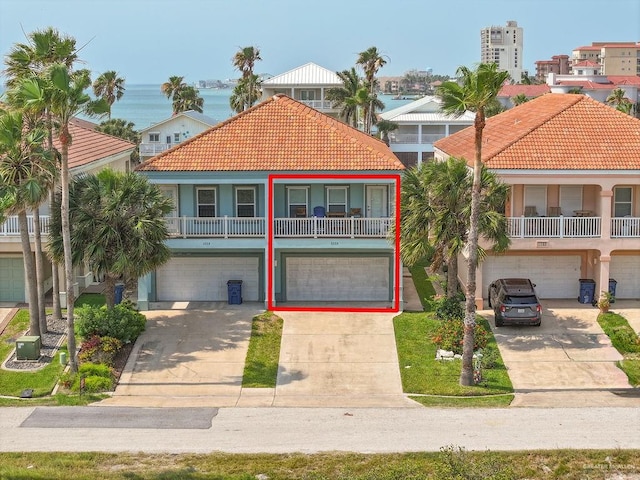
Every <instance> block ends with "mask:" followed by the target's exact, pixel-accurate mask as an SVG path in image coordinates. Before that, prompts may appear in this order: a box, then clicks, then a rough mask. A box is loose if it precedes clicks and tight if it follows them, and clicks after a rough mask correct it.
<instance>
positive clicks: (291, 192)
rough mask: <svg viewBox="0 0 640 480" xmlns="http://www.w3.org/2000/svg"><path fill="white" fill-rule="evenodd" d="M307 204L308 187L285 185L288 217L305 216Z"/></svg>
mask: <svg viewBox="0 0 640 480" xmlns="http://www.w3.org/2000/svg"><path fill="white" fill-rule="evenodd" d="M308 205H309V187H287V206H288V210H289V217H290V218H296V217H306V216H307V213H308Z"/></svg>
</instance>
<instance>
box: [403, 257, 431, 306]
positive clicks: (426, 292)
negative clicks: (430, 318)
mask: <svg viewBox="0 0 640 480" xmlns="http://www.w3.org/2000/svg"><path fill="white" fill-rule="evenodd" d="M409 272H411V276H412V277H413V284H414V285H415V286H416V290H417V292H418V296H419V297H420V303H422V308H424V310H425V311H427V312H428V311H430V310H431V303H430V302H431V300H433V296H434V295H435V294H436V291H435V289H434V288H433V285H432V284H431V281H430V280H429V277H428V276H427V272H426V271H425V269H424V266H421V265H415V266H413V267H409Z"/></svg>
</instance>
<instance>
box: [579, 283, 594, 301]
mask: <svg viewBox="0 0 640 480" xmlns="http://www.w3.org/2000/svg"><path fill="white" fill-rule="evenodd" d="M595 293H596V282H595V280H592V279H590V278H581V279H580V296H579V297H578V301H579V302H580V303H590V304H592V303H593V296H594V295H595Z"/></svg>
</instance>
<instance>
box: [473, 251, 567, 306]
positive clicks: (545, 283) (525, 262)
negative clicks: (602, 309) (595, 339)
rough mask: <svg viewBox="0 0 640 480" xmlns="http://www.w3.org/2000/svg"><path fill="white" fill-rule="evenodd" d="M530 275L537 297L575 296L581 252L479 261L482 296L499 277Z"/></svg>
mask: <svg viewBox="0 0 640 480" xmlns="http://www.w3.org/2000/svg"><path fill="white" fill-rule="evenodd" d="M514 277H515V278H518V277H520V278H530V279H531V281H532V282H533V283H535V284H536V291H537V292H538V295H539V296H540V298H578V294H579V291H580V281H579V280H580V256H579V255H561V256H544V257H543V256H528V255H505V256H496V257H488V258H487V259H486V260H485V261H484V262H483V264H482V287H483V292H482V294H483V296H484V297H485V298H486V295H487V289H488V288H489V284H490V283H491V282H493V281H494V280H497V279H498V278H514Z"/></svg>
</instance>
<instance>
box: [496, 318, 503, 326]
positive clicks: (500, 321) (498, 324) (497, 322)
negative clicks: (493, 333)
mask: <svg viewBox="0 0 640 480" xmlns="http://www.w3.org/2000/svg"><path fill="white" fill-rule="evenodd" d="M502 326H504V322H503V321H502V320H501V319H499V318H498V317H497V316H496V327H502Z"/></svg>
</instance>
